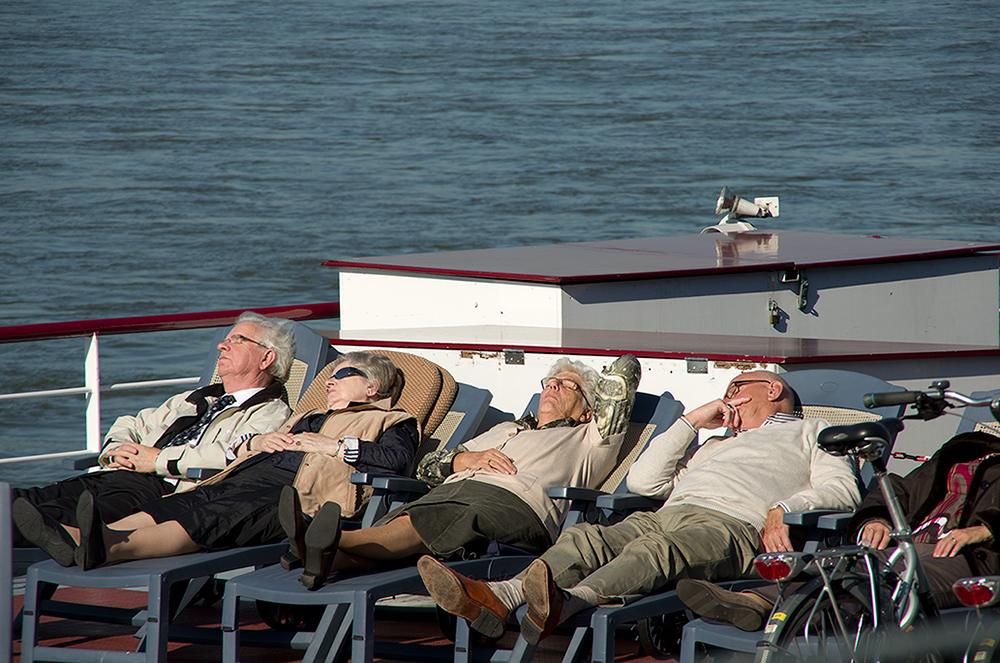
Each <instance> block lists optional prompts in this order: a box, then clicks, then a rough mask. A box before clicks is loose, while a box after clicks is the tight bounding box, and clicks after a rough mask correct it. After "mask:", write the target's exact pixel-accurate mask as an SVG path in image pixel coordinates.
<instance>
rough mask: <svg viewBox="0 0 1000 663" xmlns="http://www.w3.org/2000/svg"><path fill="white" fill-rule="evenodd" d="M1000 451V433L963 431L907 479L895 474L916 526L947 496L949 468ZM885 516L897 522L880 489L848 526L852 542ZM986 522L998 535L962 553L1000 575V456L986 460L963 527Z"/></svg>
mask: <svg viewBox="0 0 1000 663" xmlns="http://www.w3.org/2000/svg"><path fill="white" fill-rule="evenodd" d="M991 453H1000V437H996V436H995V435H989V434H987V433H962V434H961V435H956V436H955V437H953V438H951V439H950V440H948V441H947V442H945V443H944V445H942V447H941V448H940V449H938V451H937V453H935V454H934V456H933V457H931V459H930V460H928V461H927V462H925V463H923V464H922V465H921V466H920V467H918V468H916V469H915V470H913V471H912V472H910V473H909V474H907V475H906V476H905V477H901V476H899V475H897V474H890V475H889V477H890V479H891V480H892V487H893V490H895V491H896V496H897V497H898V498H899V502H900V504H902V506H903V513H905V514H906V517H907V519H908V520H909V523H910V526H911V527H916V526H917V525H919V524H920V523H921V522H923V520H924V519H925V518H926V517H927V515H928V514H929V513H930V512H931V510H933V509H934V507H935V506H936V505H937V504H938V503H939V502H940V501H941V500H942V499H943V498H944V496H945V494H946V491H947V481H948V472H949V471H950V470H951V468H952V466H953V465H955V464H956V463H963V462H968V461H971V460H975V459H976V458H982V457H983V456H986V455H988V454H991ZM873 518H881V519H883V520H886V521H889V522H892V520H891V518H890V517H889V510H888V508H886V506H885V497H884V496H883V495H882V491H881V490H879V489H878V488H876V489H875V490H873V491H872V492H871V493H869V494H868V496H867V497H866V498H865V499H864V501H862V502H861V507H860V508H859V509H858V511H857V513H855V514H854V517H853V518H851V521H850V523H849V524H848V537H849V539H848V540H849V541H854V540H856V539H857V533H858V530H860V529H861V526H862V525H864V523H866V522H867V521H869V520H871V519H873ZM975 525H986V527H987V528H988V529H989V530H990V533H991V534H993V539H992V540H990V541H986V542H984V543H979V544H976V545H972V546H968V547H967V548H964V549H963V550H962V554H963V555H965V557H966V559H968V560H969V566H970V567H971V568H972V570H973V572H974V573H975V575H997V574H1000V458H994V459H991V460H989V461H986V462H984V463H981V464H980V465H979V467H978V468H976V473H975V475H973V477H972V481H971V482H970V484H969V493H968V495H967V496H966V499H965V506H964V508H963V510H962V517H961V519H960V521H959V523H958V527H959V528H961V527H973V526H975Z"/></svg>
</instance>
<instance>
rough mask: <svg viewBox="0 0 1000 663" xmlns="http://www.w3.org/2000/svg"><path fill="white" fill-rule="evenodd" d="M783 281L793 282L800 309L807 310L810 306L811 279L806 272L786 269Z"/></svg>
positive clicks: (782, 277) (793, 289)
mask: <svg viewBox="0 0 1000 663" xmlns="http://www.w3.org/2000/svg"><path fill="white" fill-rule="evenodd" d="M781 282H782V283H790V284H791V286H792V292H794V293H796V295H798V298H799V301H798V307H799V310H800V311H805V310H806V309H807V308H809V279H807V278H806V275H805V272H800V271H798V270H796V269H789V270H786V271H785V273H784V274H782V275H781Z"/></svg>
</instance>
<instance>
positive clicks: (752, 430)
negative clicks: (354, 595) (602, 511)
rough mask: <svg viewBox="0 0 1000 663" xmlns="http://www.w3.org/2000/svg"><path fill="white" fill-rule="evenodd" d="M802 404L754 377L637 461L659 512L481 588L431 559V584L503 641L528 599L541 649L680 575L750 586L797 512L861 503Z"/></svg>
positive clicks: (772, 377) (557, 550)
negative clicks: (749, 577) (719, 432)
mask: <svg viewBox="0 0 1000 663" xmlns="http://www.w3.org/2000/svg"><path fill="white" fill-rule="evenodd" d="M793 403H794V393H793V392H792V390H791V388H790V387H789V386H788V385H787V383H785V381H784V380H783V379H782V378H781V377H780V376H779V375H777V374H775V373H771V372H768V371H753V372H748V373H743V374H741V375H739V376H737V378H736V379H735V380H733V381H732V382H731V383H730V384H729V388H728V389H727V391H726V395H725V397H724V398H720V399H716V400H714V401H711V402H709V403H706V404H705V405H702V406H701V407H698V408H695V409H694V410H691V411H689V412H687V413H685V414H684V416H682V417H681V418H680V419H679V420H678V421H677V422H675V423H674V424H673V425H672V426H671V427H670V428H669V429H667V431H666V432H664V433H663V434H662V435H658V436H657V437H655V438H653V439H652V440H650V442H649V445H648V446H647V447H646V449H645V450H644V451H643V452H642V454H641V455H640V456H639V458H638V459H636V461H635V463H634V464H633V465H632V467H631V469H630V470H629V473H628V479H627V483H628V488H629V490H630V491H632V492H634V493H639V494H641V495H646V496H649V497H656V498H662V499H664V500H666V502H665V503H664V504H663V506H662V507H660V509H659V510H658V511H655V512H638V513H634V514H632V515H630V516H628V517H627V518H625V519H624V520H623V521H621V522H620V523H617V524H615V525H611V526H601V525H589V524H580V525H576V526H574V527H570V528H568V529H567V530H566V531H565V532H563V534H562V535H561V536H560V537H559V540H558V541H556V543H555V545H554V546H552V548H550V549H549V550H548V551H546V552H545V553H544V554H542V556H541V557H540V558H539V559H536V560H535V561H534V562H532V563H531V565H530V566H528V568H527V569H526V570H525V571H524V572H523V573H521V574H519V575H518V576H515V577H514V578H512V579H511V580H506V581H500V582H489V583H486V582H482V581H479V580H473V579H471V578H467V577H465V576H462V575H460V574H458V573H455V572H454V571H452V570H451V569H450V568H449V567H447V566H444V565H441V564H438V563H436V562H435V561H434V560H432V559H430V558H423V559H421V560H420V564H419V566H420V569H421V575H422V576H423V579H424V584H425V585H426V586H427V589H428V591H429V592H430V594H431V596H432V597H433V598H434V600H435V601H436V602H437V603H438V605H439V606H441V608H443V609H444V610H446V611H448V612H451V613H453V614H456V615H458V616H460V617H464V618H466V619H467V620H469V621H470V623H471V625H472V627H473V628H474V629H475V630H477V631H479V632H481V633H483V634H485V635H487V636H489V637H497V636H499V635H502V634H503V629H504V627H505V625H506V623H507V619H508V616H509V615H510V613H511V612H513V611H514V610H515V609H517V608H518V607H519V606H521V605H522V604H524V603H527V604H528V612H527V613H526V615H525V617H524V619H522V620H521V634H522V635H523V636H524V637H525V639H526V640H527V641H528V642H530V643H537V642H538V641H539V640H541V639H542V638H544V637H546V636H547V635H548V634H549V633H551V631H552V629H553V628H555V627H556V626H558V625H559V624H561V623H562V622H564V621H565V620H566V619H568V618H569V617H570V616H571V615H573V614H575V613H576V612H579V611H580V610H583V609H586V608H590V607H595V606H597V605H602V604H608V603H614V602H618V601H621V600H623V597H625V596H627V595H635V594H651V593H653V592H655V591H658V590H661V589H664V588H667V587H669V586H672V585H673V583H674V582H676V581H677V580H678V579H679V578H685V577H692V578H704V579H707V580H727V579H735V578H738V577H740V576H742V575H744V574H746V573H747V572H748V571H749V570H750V568H751V566H752V563H753V559H754V557H755V556H756V555H757V553H758V552H759V551H760V550H761V549H764V550H768V551H773V550H790V549H791V542H790V541H789V537H788V528H787V526H786V525H784V524H783V523H782V516H783V515H784V513H785V512H786V511H804V510H808V509H819V508H833V509H843V510H851V509H853V508H854V507H855V506H856V505H857V503H858V499H859V493H858V487H857V483H856V481H855V478H854V473H853V469H852V467H851V464H850V462H849V461H848V460H847V459H846V458H837V457H834V456H831V455H830V454H827V453H825V452H824V451H822V450H821V449H820V448H819V447H818V445H817V435H818V433H819V431H820V430H822V429H823V428H826V427H827V425H828V424H827V422H825V421H823V420H821V419H809V420H803V419H800V418H798V417H796V416H793V414H792V411H793ZM721 427H726V428H728V429H729V430H730V431H732V433H733V435H730V436H727V437H712V438H710V439H708V440H706V441H705V442H704V443H703V444H701V445H700V446H699V445H698V444H697V441H698V440H697V438H698V431H699V430H701V429H709V430H711V429H715V428H721Z"/></svg>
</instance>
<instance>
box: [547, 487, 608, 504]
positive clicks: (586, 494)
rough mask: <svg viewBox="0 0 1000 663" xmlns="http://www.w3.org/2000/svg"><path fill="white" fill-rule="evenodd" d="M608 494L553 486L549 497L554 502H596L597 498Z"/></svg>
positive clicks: (588, 489)
mask: <svg viewBox="0 0 1000 663" xmlns="http://www.w3.org/2000/svg"><path fill="white" fill-rule="evenodd" d="M606 494H607V493H605V492H603V491H600V490H597V489H596V488H579V487H575V486H553V487H552V488H549V497H551V498H552V499H554V500H587V501H589V502H596V501H597V498H598V497H600V496H601V495H606Z"/></svg>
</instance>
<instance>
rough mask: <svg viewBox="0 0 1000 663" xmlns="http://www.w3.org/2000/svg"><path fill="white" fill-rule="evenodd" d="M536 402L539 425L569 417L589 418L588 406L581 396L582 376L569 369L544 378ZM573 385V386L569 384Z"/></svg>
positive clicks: (585, 419)
mask: <svg viewBox="0 0 1000 663" xmlns="http://www.w3.org/2000/svg"><path fill="white" fill-rule="evenodd" d="M543 384H544V388H543V389H542V396H541V400H540V401H539V403H538V423H539V424H541V425H544V424H547V423H550V422H553V421H557V420H559V419H565V418H567V417H571V418H573V419H576V420H577V421H589V420H590V415H591V413H590V406H589V405H587V401H586V399H585V398H584V396H583V389H582V385H583V378H581V377H580V376H579V375H577V374H576V373H573V372H571V371H563V372H562V373H556V374H555V375H554V376H552V377H551V378H549V379H548V380H546V381H545V382H544V383H543ZM571 384H572V385H575V388H574V387H573V386H570V385H571Z"/></svg>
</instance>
